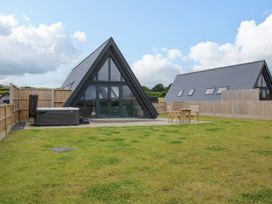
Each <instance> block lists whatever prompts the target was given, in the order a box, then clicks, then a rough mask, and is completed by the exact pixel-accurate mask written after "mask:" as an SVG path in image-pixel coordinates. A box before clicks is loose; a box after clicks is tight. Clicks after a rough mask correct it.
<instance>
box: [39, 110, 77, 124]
mask: <svg viewBox="0 0 272 204" xmlns="http://www.w3.org/2000/svg"><path fill="white" fill-rule="evenodd" d="M78 124H79V108H74V107H59V108H51V107H48V108H47V107H45V108H37V112H36V116H35V125H37V126H45V125H50V126H54V125H78Z"/></svg>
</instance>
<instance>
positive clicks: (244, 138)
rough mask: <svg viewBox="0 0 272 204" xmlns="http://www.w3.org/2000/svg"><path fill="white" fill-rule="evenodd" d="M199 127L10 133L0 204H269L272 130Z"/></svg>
mask: <svg viewBox="0 0 272 204" xmlns="http://www.w3.org/2000/svg"><path fill="white" fill-rule="evenodd" d="M202 119H203V118H202ZM204 119H205V120H209V121H211V122H212V123H211V124H199V125H172V126H153V127H108V128H105V127H103V128H102V127H101V128H89V129H39V130H37V129H35V130H23V131H17V132H14V133H12V134H10V135H8V137H6V139H4V140H3V141H1V142H0V203H1V204H2V203H156V204H157V203H173V204H174V203H209V204H210V203H245V204H247V203H272V122H271V121H253V120H239V119H220V118H204ZM53 147H72V148H74V150H73V151H70V152H64V153H56V152H52V151H51V150H50V148H53Z"/></svg>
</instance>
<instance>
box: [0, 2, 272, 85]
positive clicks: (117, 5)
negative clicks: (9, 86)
mask: <svg viewBox="0 0 272 204" xmlns="http://www.w3.org/2000/svg"><path fill="white" fill-rule="evenodd" d="M0 4H1V8H0V15H2V16H7V15H13V16H14V18H16V20H17V21H18V26H25V27H27V28H31V27H34V28H37V27H38V26H39V25H40V24H45V25H52V24H54V23H57V22H61V24H62V26H63V28H62V29H63V30H64V31H62V32H65V33H67V35H72V34H73V33H74V32H76V31H80V32H84V33H85V36H86V39H87V40H84V42H81V43H72V44H76V45H73V46H74V47H75V50H74V51H73V54H72V55H73V56H74V57H75V59H74V60H73V61H72V62H70V63H64V62H63V61H62V60H59V63H56V67H55V68H51V69H49V70H46V69H40V70H43V71H37V73H35V71H33V73H32V72H31V71H25V73H24V71H22V70H24V68H23V67H21V68H20V70H21V72H20V74H18V75H16V73H15V72H10V73H9V72H8V71H5V73H4V72H3V73H4V74H1V67H0V83H1V80H2V83H6V82H7V81H8V80H14V79H15V80H16V77H17V76H21V78H22V76H24V77H26V78H27V76H28V77H29V75H33V74H34V73H35V74H38V75H37V76H38V77H41V76H42V74H44V73H47V72H48V71H50V72H53V71H56V72H58V70H57V69H60V67H62V68H61V69H65V70H66V71H59V73H67V72H68V71H67V70H70V69H72V68H73V66H74V65H75V64H76V63H78V62H79V61H80V60H81V59H82V58H83V57H84V56H86V55H88V54H89V53H90V52H91V51H93V50H94V49H95V48H96V47H98V46H99V45H100V44H101V43H102V42H103V41H105V40H106V39H107V38H109V37H110V36H112V37H113V38H114V40H115V41H116V43H117V44H118V46H119V48H120V49H121V51H122V52H123V54H124V56H125V58H126V59H127V61H128V63H129V64H130V65H131V66H132V68H133V70H134V71H135V73H136V75H137V74H138V75H139V80H140V82H142V84H147V85H149V86H152V85H153V84H154V83H156V82H159V80H162V82H163V83H165V84H166V83H169V82H171V79H170V78H171V77H172V80H174V76H175V75H176V74H177V73H182V72H187V71H191V70H197V69H199V67H203V66H207V68H208V67H215V66H217V65H225V64H228V62H226V59H225V60H223V61H224V62H222V59H221V58H220V57H219V60H217V61H218V63H217V61H216V62H214V61H212V63H211V62H209V63H206V61H207V59H206V58H207V56H205V57H206V58H205V59H204V60H203V57H202V58H201V57H200V56H199V54H192V53H191V48H192V47H194V46H196V45H198V44H199V43H201V42H203V43H205V42H213V43H216V44H217V45H218V46H219V47H220V46H221V45H224V44H226V43H230V44H233V45H235V39H236V38H237V35H238V29H239V28H240V25H241V22H244V21H251V20H253V21H254V22H255V24H256V25H259V24H261V23H262V22H265V20H266V19H267V18H268V17H269V16H270V14H271V13H272V1H271V0H270V1H269V0H260V1H253V0H252V1H242V0H240V1H238V0H236V1H233V0H231V1H216V0H206V1H196V0H191V1H182V0H179V1H174V0H172V1H163V0H157V1H155V0H150V1H147V0H146V1H143V0H140V1H132V0H128V1H125V0H123V1H121V0H115V1H105V0H100V1H82V0H78V1H64V0H59V1H51V0H49V1H19V0H18V1H0ZM249 27H250V26H249ZM249 32H250V31H249ZM0 43H1V41H0ZM71 46H72V45H71ZM203 46H204V48H203V49H209V48H210V47H211V46H210V45H207V44H205V45H203ZM0 47H1V44H0ZM2 47H4V48H5V46H2ZM172 49H176V50H178V51H179V52H180V55H178V57H174V58H172V59H167V53H168V51H169V50H172ZM201 49H202V47H201ZM202 51H203V50H202ZM1 52H2V53H1ZM3 52H4V51H3V49H2V51H1V50H0V55H3ZM71 52H72V51H71ZM204 52H205V51H204ZM195 53H198V52H197V51H195ZM66 54H67V53H66ZM190 54H192V55H190ZM268 54H269V53H265V54H263V55H260V56H258V57H260V58H262V56H263V58H266V57H267V55H268ZM69 56H70V55H69ZM144 56H147V60H149V63H152V62H154V61H155V64H152V65H153V66H156V63H160V61H162V63H165V64H164V65H161V66H165V68H161V69H164V70H163V71H162V72H161V73H162V74H163V73H166V72H168V71H169V72H173V74H170V75H169V76H168V79H162V78H160V79H157V81H153V80H150V82H149V81H148V76H145V77H141V69H143V68H139V66H142V67H145V66H147V64H149V63H147V64H146V63H145V62H146V61H145V60H146V59H145V58H144ZM148 56H149V58H148ZM152 56H153V58H152ZM258 57H256V59H258ZM22 58H23V59H26V58H24V57H22ZM70 58H71V56H70ZM200 58H201V59H200ZM251 58H252V57H248V58H245V57H244V55H243V57H241V58H239V59H240V61H241V62H243V60H244V61H250V59H251ZM0 59H1V56H0ZM48 59H50V58H48ZM164 59H165V60H166V61H163V60H164ZM228 59H229V58H228ZM239 59H235V60H229V63H230V64H231V63H237V62H240V61H239ZM241 59H242V60H241ZM254 59H255V58H254ZM54 60H56V61H58V60H57V59H56V57H55V58H54ZM267 60H268V61H269V60H270V59H267ZM64 61H65V60H64ZM66 61H67V60H66ZM158 61H159V62H158ZM204 61H205V62H204ZM8 64H9V63H6V64H5V66H7V65H8ZM11 64H12V63H11ZM0 65H1V63H0ZM51 66H54V64H52V65H51ZM169 66H173V67H174V71H173V67H172V68H169V69H168V70H167V67H169ZM6 69H8V68H6ZM9 69H16V68H15V66H11V67H10V68H9ZM33 69H34V68H33ZM137 70H138V71H137ZM158 71H159V70H158ZM51 74H52V73H51ZM1 76H2V77H1ZM1 78H2V79H1ZM63 81H64V79H63ZM60 82H61V77H59V78H57V79H56V81H55V82H54V81H52V82H50V83H44V82H42V81H41V83H40V84H39V83H37V82H34V83H33V84H31V83H30V85H37V86H39V85H40V86H57V85H59V83H60ZM19 84H20V85H22V83H21V82H20V83H19Z"/></svg>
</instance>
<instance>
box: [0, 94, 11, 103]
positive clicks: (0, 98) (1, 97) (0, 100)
mask: <svg viewBox="0 0 272 204" xmlns="http://www.w3.org/2000/svg"><path fill="white" fill-rule="evenodd" d="M0 104H9V92H4V93H2V94H1V95H0Z"/></svg>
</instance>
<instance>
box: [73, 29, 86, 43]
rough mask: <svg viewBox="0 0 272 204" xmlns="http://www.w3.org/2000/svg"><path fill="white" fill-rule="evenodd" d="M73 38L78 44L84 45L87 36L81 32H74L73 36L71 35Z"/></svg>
mask: <svg viewBox="0 0 272 204" xmlns="http://www.w3.org/2000/svg"><path fill="white" fill-rule="evenodd" d="M73 38H74V39H76V40H77V41H78V42H80V43H84V42H86V41H87V36H86V34H85V33H84V32H81V31H76V32H75V33H74V34H73Z"/></svg>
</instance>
